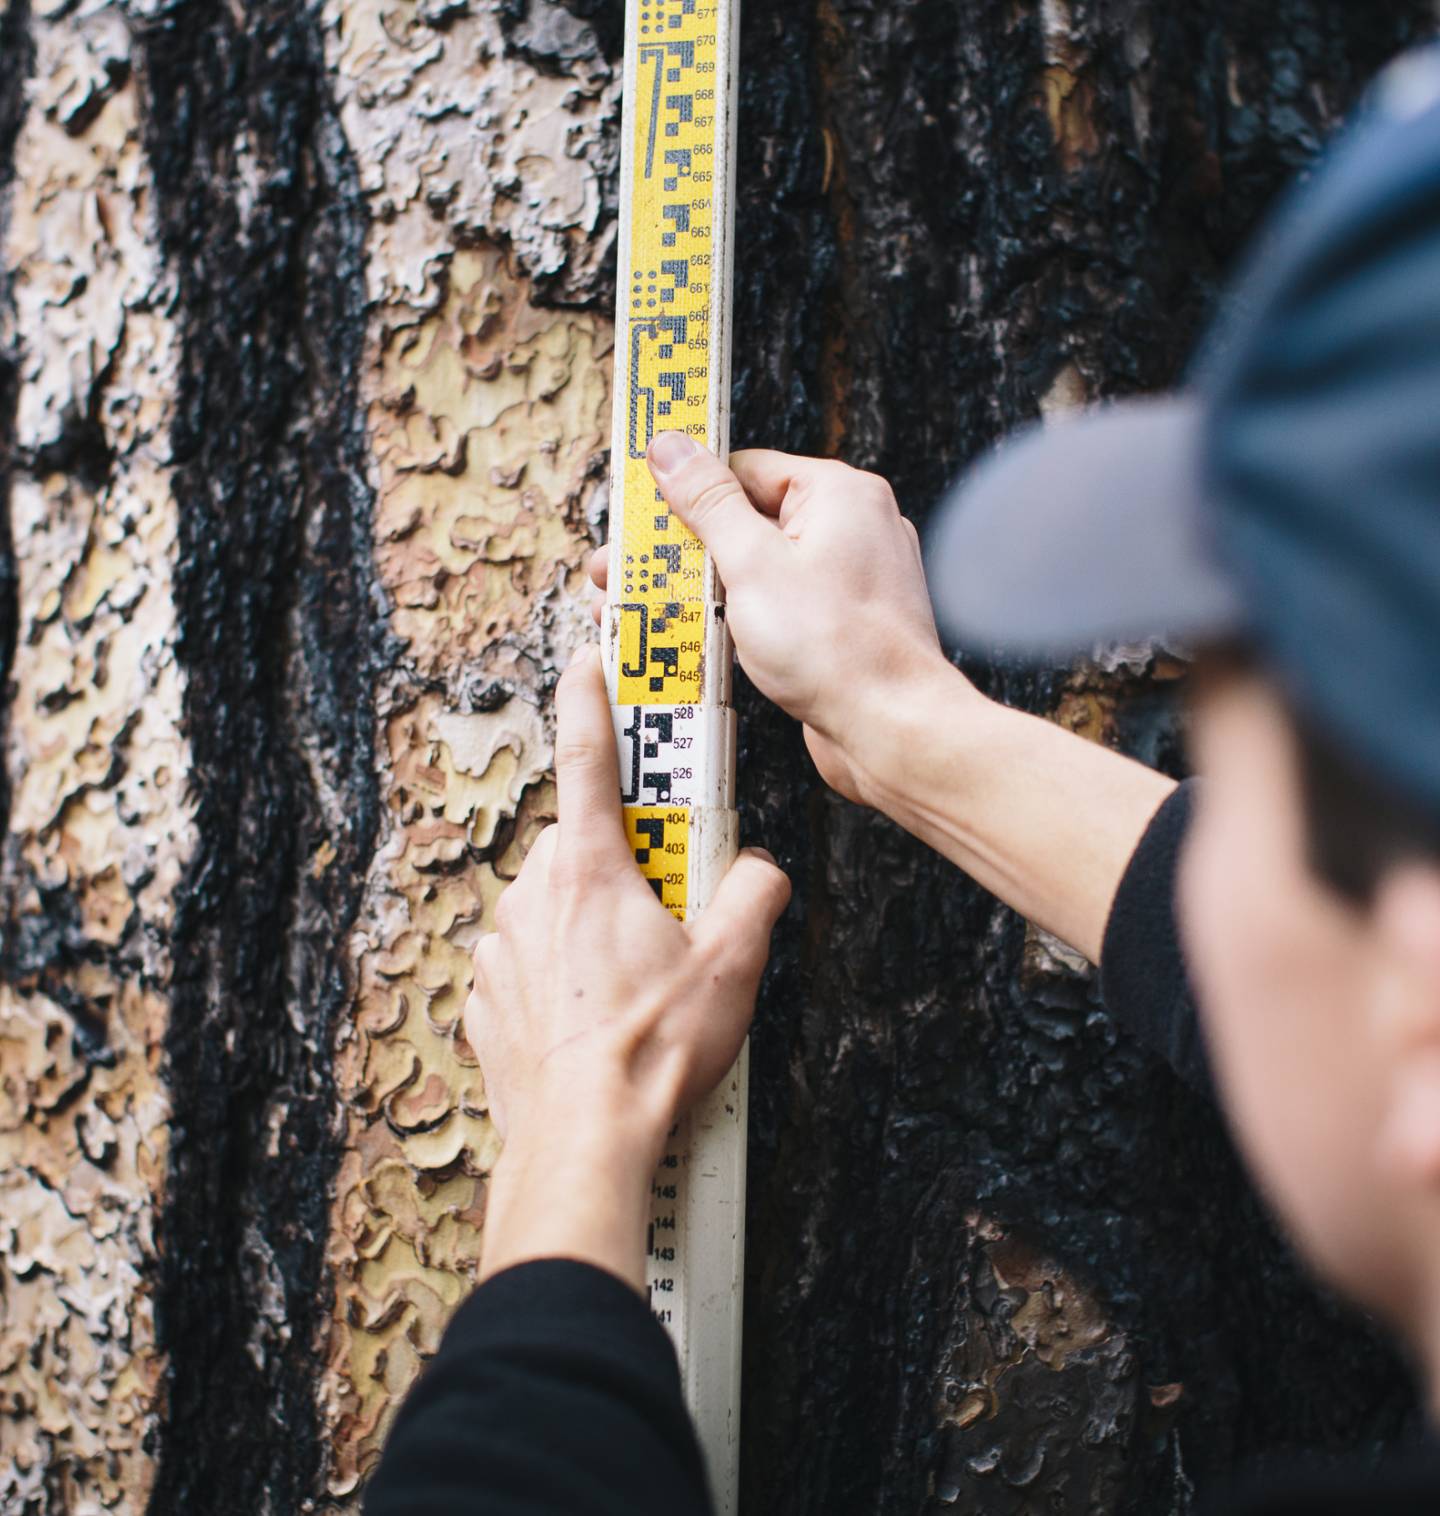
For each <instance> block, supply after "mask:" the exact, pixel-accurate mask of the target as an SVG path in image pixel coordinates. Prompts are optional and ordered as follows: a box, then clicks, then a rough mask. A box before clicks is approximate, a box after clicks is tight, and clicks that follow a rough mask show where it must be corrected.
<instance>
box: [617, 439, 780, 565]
mask: <svg viewBox="0 0 1440 1516" xmlns="http://www.w3.org/2000/svg"><path fill="white" fill-rule="evenodd" d="M646 456H647V458H648V461H649V464H650V472H651V473H652V474H653V475H654V476H655V482H656V483H657V484H658V485H659V486H660V491H661V493H662V494H663V495H664V496H665V499H666V502H667V503H668V504H669V506H670V508H671V510H673V511H674V512H675V514H676V515H677V516H679V518H680V519H681V520H682V521H683V522H684V523H685V525H686V526H688V527H689V528H690V530H691V531H692V532H694V533H695V535H696V536H697V537H698V538H699V539H700V540H701V541H702V542H703V543H704V544H705V546H706V547H707V548H709V550H710V556H711V557H712V558H713V559H714V560H715V567H716V568H717V569H718V570H719V571H720V577H721V578H722V579H723V580H724V581H725V582H726V583H727V584H728V585H729V586H730V587H731V589H735V588H737V587H738V585H739V583H740V580H741V578H742V577H743V576H745V575H747V574H748V573H752V572H753V569H754V566H755V565H757V564H764V563H766V562H768V561H770V555H772V554H774V553H783V552H785V551H786V550H787V548H788V544H787V543H786V541H785V539H784V538H783V537H782V536H781V535H780V533H779V532H777V531H776V530H775V528H774V527H773V526H772V525H771V523H770V522H769V521H767V520H766V519H765V518H764V516H762V515H761V514H760V513H759V512H758V511H757V510H756V509H755V507H754V506H753V505H752V504H751V503H750V498H749V496H748V495H746V493H745V491H744V489H743V488H742V487H741V484H740V481H739V480H738V479H737V478H736V477H735V475H734V474H733V473H731V472H730V470H729V469H728V468H726V466H725V465H724V464H723V463H721V461H720V460H719V459H718V458H717V457H716V456H715V454H714V453H711V452H707V451H706V450H705V449H704V448H703V447H701V446H700V444H699V443H698V442H696V441H695V439H694V438H693V437H688V436H686V434H685V433H684V432H661V433H660V434H659V435H658V436H657V437H656V438H655V439H654V440H653V441H652V442H651V444H650V449H649V452H648V454H647V455H646Z"/></svg>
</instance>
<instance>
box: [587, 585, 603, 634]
mask: <svg viewBox="0 0 1440 1516" xmlns="http://www.w3.org/2000/svg"><path fill="white" fill-rule="evenodd" d="M590 614H591V616H593V617H594V618H595V625H596V626H604V625H605V591H604V590H596V591H595V592H594V593H593V594H592V595H591V596H590Z"/></svg>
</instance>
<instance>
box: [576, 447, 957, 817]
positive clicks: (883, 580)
mask: <svg viewBox="0 0 1440 1516" xmlns="http://www.w3.org/2000/svg"><path fill="white" fill-rule="evenodd" d="M649 461H650V467H651V471H652V473H653V474H654V476H655V480H656V483H657V484H658V485H659V486H660V489H661V491H662V492H663V493H664V495H665V498H666V500H667V501H668V503H669V505H670V508H671V509H672V510H673V511H674V512H675V514H676V515H677V516H679V517H680V519H681V520H682V521H683V522H684V523H685V524H686V525H687V526H688V527H689V528H690V529H691V530H692V531H693V532H694V533H695V534H696V535H697V536H698V537H699V538H700V540H701V541H702V542H704V544H705V545H706V547H707V548H708V549H709V550H710V554H711V556H712V558H713V559H714V562H715V566H716V568H717V570H718V571H719V574H720V578H721V579H722V581H723V582H724V585H725V598H726V603H727V609H726V617H727V620H728V621H729V624H730V630H731V632H732V634H733V636H734V638H735V650H736V654H737V656H738V657H739V659H740V664H741V666H742V667H743V668H744V670H745V672H746V674H747V675H749V677H750V679H751V680H752V681H753V683H754V684H755V685H756V687H757V688H758V689H759V690H760V691H761V693H762V694H764V695H767V696H768V697H769V698H770V699H771V700H773V701H775V703H776V704H777V705H779V706H780V707H782V709H784V710H786V711H787V712H789V714H790V715H792V716H795V717H797V718H798V719H799V720H800V721H802V722H804V724H805V741H806V744H807V746H808V747H809V749H810V752H811V755H812V756H813V757H814V759H815V762H816V764H817V766H818V767H819V769H820V772H821V774H822V775H823V776H824V778H825V780H826V781H827V782H828V783H829V784H831V785H832V786H833V787H834V788H836V789H838V790H839V791H840V792H841V793H842V794H844V795H847V796H848V797H849V798H850V799H852V800H860V801H863V802H865V803H867V804H876V803H878V802H877V794H878V792H879V791H881V790H883V789H884V788H885V785H884V784H883V783H882V782H881V781H880V776H879V775H877V774H876V773H875V772H874V769H875V768H876V767H877V765H879V764H881V763H883V762H884V761H885V760H886V758H888V756H889V753H888V750H887V751H886V753H885V756H884V757H882V744H883V743H884V742H885V739H886V736H887V732H886V727H887V723H889V722H891V721H892V720H893V716H892V715H891V714H889V713H893V712H894V711H895V710H897V709H898V708H900V707H902V706H904V705H906V704H907V703H908V704H911V705H913V704H915V703H917V702H923V700H924V699H925V698H926V697H925V696H924V695H923V694H922V693H920V691H921V690H922V688H924V687H928V686H929V685H930V684H931V683H933V682H934V681H935V680H937V679H939V678H944V679H945V680H946V683H947V688H948V689H950V690H951V691H952V692H953V691H954V690H955V689H956V688H957V683H958V685H963V684H964V681H963V680H959V676H958V675H956V674H955V671H954V670H953V669H952V668H951V667H950V665H949V664H948V662H947V661H946V659H945V656H944V654H943V652H942V651H941V648H940V642H939V638H938V637H937V635H936V632H935V621H934V617H933V615H932V614H931V610H930V597H929V594H928V592H927V590H926V588H925V574H924V569H923V567H922V565H921V557H920V544H919V540H918V538H917V536H916V533H915V528H914V527H913V526H912V525H911V524H910V523H909V522H908V521H907V520H906V519H905V518H904V517H903V516H902V515H901V514H900V511H899V508H898V507H897V506H896V504H895V496H894V494H893V493H892V491H891V489H890V486H889V485H888V484H887V483H886V482H885V481H884V480H883V479H881V478H879V477H878V476H877V475H875V474H866V473H862V472H860V471H859V470H858V469H853V468H850V467H848V466H847V465H846V464H843V463H839V462H836V461H834V460H830V459H823V458H800V457H795V456H793V455H792V454H789V453H779V452H772V451H769V450H766V449H759V448H755V449H747V450H745V451H742V452H737V453H732V454H731V455H730V467H729V468H727V467H726V466H725V465H724V464H723V463H722V462H721V461H720V460H719V459H718V458H716V457H715V456H714V454H712V453H709V452H707V451H705V449H703V448H701V447H700V446H699V445H698V444H697V443H695V442H694V441H693V439H691V438H690V437H687V436H686V435H685V434H684V433H683V432H662V433H661V434H660V435H659V436H657V437H656V438H655V440H654V441H653V442H652V443H651V444H650V454H649ZM590 573H591V577H592V578H593V579H594V581H595V584H596V586H597V589H598V590H601V591H603V590H604V588H605V584H606V578H607V569H606V552H605V550H604V549H601V550H599V551H598V552H597V553H596V554H595V555H594V556H593V557H592V559H591V561H590ZM602 604H603V596H600V597H598V598H597V606H596V614H597V617H598V615H599V614H600V606H601V605H602ZM966 688H968V686H966ZM952 698H953V695H952Z"/></svg>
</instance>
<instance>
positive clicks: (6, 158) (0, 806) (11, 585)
mask: <svg viewBox="0 0 1440 1516" xmlns="http://www.w3.org/2000/svg"><path fill="white" fill-rule="evenodd" d="M0 59H3V60H4V68H3V70H0V232H3V229H4V226H5V221H6V215H7V210H8V206H9V201H10V189H11V185H12V183H13V181H14V177H15V144H16V141H17V139H18V138H19V136H20V127H21V124H22V123H23V122H24V120H25V84H26V81H27V80H28V79H29V78H30V74H31V70H32V69H33V68H34V66H35V56H34V48H33V47H32V45H31V41H30V0H10V3H9V4H8V5H7V6H6V7H5V10H4V13H3V14H0ZM12 277H13V275H12V273H11V271H10V270H9V269H8V268H0V836H3V835H4V834H5V832H6V831H7V830H8V828H9V818H10V780H9V774H8V767H7V765H6V764H5V762H4V760H3V753H4V745H5V730H6V724H7V714H8V711H9V706H10V698H11V696H10V667H11V664H12V662H13V660H14V657H15V637H16V631H17V627H18V624H19V569H18V567H17V564H16V561H15V542H14V537H13V533H12V531H11V524H10V484H11V476H12V474H13V471H14V467H15V405H16V401H17V399H18V398H19V391H20V374H19V367H20V354H19V353H18V352H17V351H16V350H15V340H16V339H15V322H14V314H13V305H12V297H11V291H10V282H11V279H12Z"/></svg>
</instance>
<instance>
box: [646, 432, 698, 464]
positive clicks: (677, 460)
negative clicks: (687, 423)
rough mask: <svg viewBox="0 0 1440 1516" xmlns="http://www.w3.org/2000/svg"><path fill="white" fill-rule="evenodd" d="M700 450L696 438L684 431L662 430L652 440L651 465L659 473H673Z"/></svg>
mask: <svg viewBox="0 0 1440 1516" xmlns="http://www.w3.org/2000/svg"><path fill="white" fill-rule="evenodd" d="M699 451H700V449H699V447H698V446H697V445H696V442H695V439H694V438H693V437H690V436H687V435H686V434H685V433H684V432H661V433H659V435H658V436H656V437H653V438H652V439H651V442H650V447H649V457H650V467H651V468H652V469H654V471H655V472H656V473H657V474H673V473H674V472H675V470H676V469H677V468H679V467H680V465H681V464H682V463H684V461H685V460H686V459H687V458H689V457H690V456H691V455H692V454H694V453H698V452H699Z"/></svg>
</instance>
